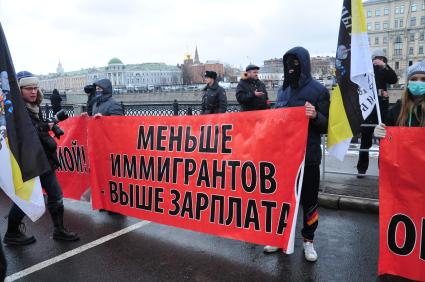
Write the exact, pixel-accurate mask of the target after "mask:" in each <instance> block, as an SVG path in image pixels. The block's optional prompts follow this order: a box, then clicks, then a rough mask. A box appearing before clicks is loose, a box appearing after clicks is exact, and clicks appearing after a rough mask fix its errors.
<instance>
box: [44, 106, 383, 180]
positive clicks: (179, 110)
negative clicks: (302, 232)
mask: <svg viewBox="0 0 425 282" xmlns="http://www.w3.org/2000/svg"><path fill="white" fill-rule="evenodd" d="M121 106H122V107H123V110H124V114H125V115H126V116H172V115H199V114H200V113H201V105H200V104H189V103H178V102H177V103H169V104H163V103H157V104H143V105H142V104H139V105H138V104H123V103H121ZM62 108H63V109H64V110H65V112H66V113H67V114H68V115H69V116H70V117H72V116H75V111H74V107H73V106H70V105H65V106H63V107H62ZM41 110H42V112H43V116H44V117H45V118H50V117H52V116H53V110H52V108H51V107H50V106H49V105H45V106H42V108H41ZM83 110H85V109H83ZM239 111H240V105H239V104H237V103H229V104H228V105H227V112H229V113H230V112H239ZM362 126H374V125H370V124H365V125H362ZM356 139H358V138H354V142H352V143H354V144H355V143H357V142H356V141H355V140H356ZM326 141H327V135H323V136H322V153H323V159H322V178H325V175H326V174H339V175H358V174H357V173H352V172H344V171H336V170H330V169H327V167H326V163H327V158H328V155H327V149H326V143H327V142H326ZM357 147H358V146H350V148H349V151H350V152H357V153H359V152H370V153H378V154H379V149H358V148H357ZM365 176H374V177H376V175H369V174H366V175H365Z"/></svg>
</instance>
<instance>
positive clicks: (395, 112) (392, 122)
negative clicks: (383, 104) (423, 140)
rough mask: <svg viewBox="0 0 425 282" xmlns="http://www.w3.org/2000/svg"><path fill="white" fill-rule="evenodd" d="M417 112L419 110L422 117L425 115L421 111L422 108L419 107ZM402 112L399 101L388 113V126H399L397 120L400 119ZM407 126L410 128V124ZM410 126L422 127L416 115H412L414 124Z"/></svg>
mask: <svg viewBox="0 0 425 282" xmlns="http://www.w3.org/2000/svg"><path fill="white" fill-rule="evenodd" d="M417 110H418V115H419V116H422V115H423V113H422V111H421V108H420V107H419V108H418V109H417ZM400 112H401V101H400V100H398V101H397V103H396V104H395V105H394V106H393V107H392V108H391V109H390V110H389V111H388V116H387V123H386V125H388V126H398V124H397V119H398V116H399V115H400ZM405 126H409V124H406V125H405ZM410 126H412V127H420V123H419V119H418V118H417V116H416V115H415V114H412V123H411V125H410Z"/></svg>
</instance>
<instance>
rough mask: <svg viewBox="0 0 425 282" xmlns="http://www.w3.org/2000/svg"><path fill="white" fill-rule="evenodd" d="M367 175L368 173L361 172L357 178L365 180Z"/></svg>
mask: <svg viewBox="0 0 425 282" xmlns="http://www.w3.org/2000/svg"><path fill="white" fill-rule="evenodd" d="M365 174H366V171H359V172H358V174H357V178H358V179H362V178H365V176H366V175H365Z"/></svg>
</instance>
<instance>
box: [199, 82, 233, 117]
mask: <svg viewBox="0 0 425 282" xmlns="http://www.w3.org/2000/svg"><path fill="white" fill-rule="evenodd" d="M202 91H203V96H202V107H201V114H203V115H206V114H218V113H225V112H226V111H227V97H226V91H225V90H224V88H223V87H221V86H220V85H218V82H217V81H215V82H214V84H213V85H212V86H209V85H208V84H207V85H206V86H205V88H204V89H203V90H202Z"/></svg>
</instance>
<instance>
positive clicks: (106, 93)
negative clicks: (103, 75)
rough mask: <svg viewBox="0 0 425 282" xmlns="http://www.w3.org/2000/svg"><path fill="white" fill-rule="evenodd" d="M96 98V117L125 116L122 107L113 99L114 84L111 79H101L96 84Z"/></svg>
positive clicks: (94, 107)
mask: <svg viewBox="0 0 425 282" xmlns="http://www.w3.org/2000/svg"><path fill="white" fill-rule="evenodd" d="M94 85H95V86H96V97H95V101H94V103H93V112H92V115H93V116H94V117H100V116H123V115H124V110H123V108H122V106H121V105H120V104H119V103H118V102H117V101H115V100H114V98H112V83H111V81H110V80H109V79H101V80H99V81H97V82H95V83H94Z"/></svg>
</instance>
